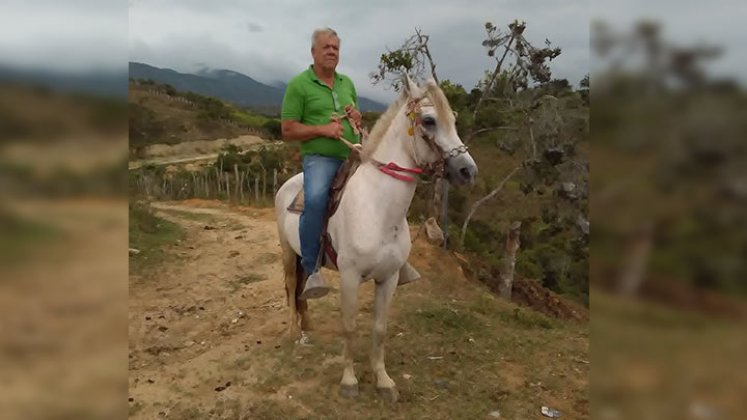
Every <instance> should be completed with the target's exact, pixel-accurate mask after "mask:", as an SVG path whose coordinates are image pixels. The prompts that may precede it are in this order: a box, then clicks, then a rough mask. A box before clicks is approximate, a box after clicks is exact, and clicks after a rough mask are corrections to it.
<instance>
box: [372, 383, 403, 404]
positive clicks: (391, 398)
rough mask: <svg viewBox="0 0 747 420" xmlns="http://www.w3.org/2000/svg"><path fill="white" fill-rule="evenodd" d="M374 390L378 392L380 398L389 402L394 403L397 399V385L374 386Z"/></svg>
mask: <svg viewBox="0 0 747 420" xmlns="http://www.w3.org/2000/svg"><path fill="white" fill-rule="evenodd" d="M376 392H378V393H379V396H381V398H382V399H383V400H384V401H386V402H388V403H390V404H394V403H396V402H397V400H398V399H399V391H397V387H394V386H393V387H391V388H376Z"/></svg>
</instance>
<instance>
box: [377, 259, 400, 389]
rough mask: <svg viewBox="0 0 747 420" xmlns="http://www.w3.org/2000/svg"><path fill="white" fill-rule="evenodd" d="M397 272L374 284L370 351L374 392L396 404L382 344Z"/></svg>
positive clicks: (392, 383) (384, 338)
mask: <svg viewBox="0 0 747 420" xmlns="http://www.w3.org/2000/svg"><path fill="white" fill-rule="evenodd" d="M398 280H399V272H395V273H394V274H393V275H392V276H391V277H389V278H388V279H386V280H385V281H383V282H380V283H376V302H375V308H374V310H375V312H374V323H373V334H372V337H373V348H372V351H371V368H372V370H373V372H374V375H376V390H377V391H378V392H379V394H380V395H381V396H382V397H383V398H384V399H385V400H386V401H388V402H396V401H397V398H398V397H399V393H398V392H397V388H396V386H395V383H394V381H393V380H392V378H390V377H389V375H388V374H387V373H386V368H385V367H384V343H385V342H386V323H387V317H388V315H389V306H390V305H391V303H392V298H393V297H394V290H395V289H396V288H397V282H398Z"/></svg>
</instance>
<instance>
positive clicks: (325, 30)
mask: <svg viewBox="0 0 747 420" xmlns="http://www.w3.org/2000/svg"><path fill="white" fill-rule="evenodd" d="M321 34H329V35H333V36H334V37H335V38H337V40H338V41H339V40H340V36H339V35H337V31H335V30H334V29H332V28H319V29H315V30H314V33H313V34H311V48H314V44H316V39H317V38H319V35H321Z"/></svg>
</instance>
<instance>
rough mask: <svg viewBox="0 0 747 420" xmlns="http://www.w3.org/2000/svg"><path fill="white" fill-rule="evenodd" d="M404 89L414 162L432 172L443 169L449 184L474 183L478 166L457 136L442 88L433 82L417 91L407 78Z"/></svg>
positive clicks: (454, 123) (417, 88)
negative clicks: (412, 142) (432, 170)
mask: <svg viewBox="0 0 747 420" xmlns="http://www.w3.org/2000/svg"><path fill="white" fill-rule="evenodd" d="M404 87H405V91H404V94H405V95H406V97H407V102H406V104H405V109H406V112H407V116H408V118H409V119H410V129H409V130H408V134H409V135H410V136H411V137H413V139H414V152H415V160H416V162H417V163H418V164H419V165H421V166H425V167H426V168H430V169H434V170H439V169H440V168H443V171H444V176H445V178H446V180H448V181H449V182H451V183H452V184H457V185H463V184H468V183H473V182H474V181H475V177H476V176H477V165H476V164H475V161H474V160H473V159H472V156H470V154H469V152H468V151H467V146H465V145H464V143H462V140H461V139H460V138H459V134H457V130H456V118H455V116H454V112H453V111H452V110H451V107H450V106H449V101H448V100H447V99H446V96H445V95H444V93H443V91H441V88H440V87H439V86H438V84H437V83H436V82H435V81H434V80H433V79H430V80H428V82H426V84H425V85H424V86H423V87H420V86H418V85H417V84H416V83H415V82H413V81H412V79H410V77H409V76H405V83H404Z"/></svg>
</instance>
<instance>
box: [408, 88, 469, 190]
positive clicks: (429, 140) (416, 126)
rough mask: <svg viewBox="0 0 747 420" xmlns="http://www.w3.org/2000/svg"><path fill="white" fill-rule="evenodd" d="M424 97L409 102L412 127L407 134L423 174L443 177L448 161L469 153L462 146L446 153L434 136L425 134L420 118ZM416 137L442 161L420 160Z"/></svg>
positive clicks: (414, 158)
mask: <svg viewBox="0 0 747 420" xmlns="http://www.w3.org/2000/svg"><path fill="white" fill-rule="evenodd" d="M423 98H424V97H422V96H421V97H419V98H413V99H410V100H409V101H407V117H408V120H409V121H410V127H408V129H407V134H408V135H409V136H410V138H411V139H412V141H411V142H410V143H409V144H410V149H411V151H412V158H413V160H414V161H415V164H416V165H417V166H418V169H420V172H421V173H425V174H427V175H431V176H436V177H441V176H443V172H444V168H445V166H446V161H447V160H448V159H450V158H453V157H457V156H459V155H460V154H462V153H467V150H468V148H467V146H466V145H464V144H463V145H461V146H457V147H454V148H452V149H451V150H448V151H445V150H443V149H442V148H441V147H440V146H439V145H438V144H437V143H436V140H435V139H434V138H433V136H429V135H428V134H426V133H425V131H424V130H423V121H422V119H421V118H420V113H421V111H422V103H421V101H422V100H423ZM416 136H419V137H420V138H421V139H423V141H424V142H425V144H427V145H428V147H429V148H430V149H431V150H432V151H433V152H434V153H435V154H436V155H437V156H439V157H440V159H437V160H436V161H434V162H425V163H423V161H422V160H421V159H420V158H419V156H418V154H417V149H416V147H415V141H416V140H417V138H416Z"/></svg>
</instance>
